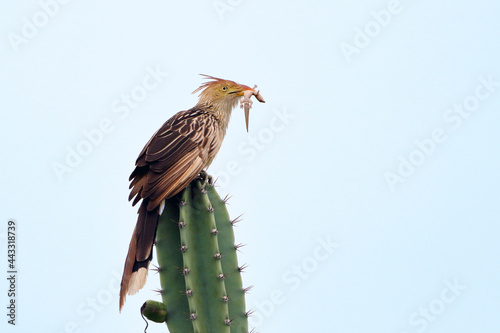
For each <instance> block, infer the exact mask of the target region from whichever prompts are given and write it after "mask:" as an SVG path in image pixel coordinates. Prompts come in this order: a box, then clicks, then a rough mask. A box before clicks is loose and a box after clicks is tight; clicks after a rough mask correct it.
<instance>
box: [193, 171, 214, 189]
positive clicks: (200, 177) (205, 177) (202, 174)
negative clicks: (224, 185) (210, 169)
mask: <svg viewBox="0 0 500 333" xmlns="http://www.w3.org/2000/svg"><path fill="white" fill-rule="evenodd" d="M196 179H197V180H201V181H202V182H203V188H205V184H206V183H209V184H210V185H213V178H212V176H211V175H209V174H208V173H207V172H206V171H205V170H201V171H200V174H199V175H198V177H196Z"/></svg>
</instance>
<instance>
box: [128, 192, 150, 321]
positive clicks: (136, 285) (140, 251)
mask: <svg viewBox="0 0 500 333" xmlns="http://www.w3.org/2000/svg"><path fill="white" fill-rule="evenodd" d="M148 203H149V200H146V199H144V200H143V201H142V203H141V206H140V208H139V216H138V218H137V224H136V225H135V229H134V233H133V234H132V239H131V240H130V245H129V247H128V253H127V259H126V260H125V267H124V268H123V276H122V282H121V286H120V311H121V309H122V307H123V304H125V299H126V297H127V294H129V295H133V294H135V293H137V292H138V291H139V290H140V289H142V287H144V285H145V284H146V278H147V275H148V267H149V263H150V262H151V260H152V259H153V244H154V241H155V236H156V227H157V226H158V219H159V217H160V215H159V213H158V209H157V208H155V209H154V210H152V211H148V210H147V206H148Z"/></svg>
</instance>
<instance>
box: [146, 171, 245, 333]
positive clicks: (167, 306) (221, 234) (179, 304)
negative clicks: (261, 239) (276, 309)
mask: <svg viewBox="0 0 500 333" xmlns="http://www.w3.org/2000/svg"><path fill="white" fill-rule="evenodd" d="M233 224H234V221H231V220H230V218H229V214H228V212H227V209H226V204H225V201H224V200H222V199H221V198H220V197H219V195H218V194H217V192H216V191H215V188H214V187H213V185H211V184H209V183H205V182H204V181H203V180H200V179H196V180H194V181H193V182H191V184H190V185H189V186H188V187H187V188H186V189H185V190H183V191H182V192H181V193H180V194H179V195H177V196H176V197H174V198H171V199H169V200H166V202H165V208H164V210H163V214H162V215H161V217H160V221H159V223H158V229H157V233H156V253H157V256H158V264H159V267H158V272H159V274H160V283H161V290H160V293H161V296H162V300H163V303H160V302H155V301H147V302H146V303H144V305H143V307H142V308H141V312H142V314H143V315H144V316H146V317H147V318H148V319H150V320H152V321H155V322H163V321H166V323H167V326H168V329H169V331H170V333H247V332H248V320H247V317H248V312H245V297H244V294H245V289H243V288H242V281H241V274H240V272H241V270H242V268H241V267H238V262H237V257H236V250H237V246H235V244H234V233H233Z"/></svg>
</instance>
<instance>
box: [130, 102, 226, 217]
mask: <svg viewBox="0 0 500 333" xmlns="http://www.w3.org/2000/svg"><path fill="white" fill-rule="evenodd" d="M215 126H216V123H215V119H214V118H212V117H210V116H208V117H207V112H206V111H205V110H203V109H195V108H193V109H190V110H187V111H181V112H179V113H177V114H176V115H174V116H173V117H172V118H170V119H169V120H168V121H167V122H166V123H165V124H163V126H162V127H161V128H160V129H159V130H158V131H157V132H156V133H155V134H154V135H153V137H152V138H151V139H150V140H149V142H148V143H147V144H146V146H145V147H144V149H143V150H142V152H141V153H140V154H139V157H138V158H137V161H136V168H135V170H134V171H133V172H132V174H131V175H130V180H131V183H130V188H131V189H132V190H131V192H130V197H129V200H131V199H133V198H134V197H135V199H134V205H135V204H136V203H137V202H138V201H139V200H140V199H148V200H149V203H148V210H153V209H155V208H156V207H158V206H159V205H160V204H161V202H162V201H163V200H164V199H167V198H170V197H172V196H174V195H176V194H177V193H179V192H180V191H181V190H182V189H183V188H185V187H186V186H187V185H188V184H189V183H190V182H191V181H192V180H193V179H194V178H195V177H196V176H197V175H198V174H199V173H200V171H201V170H202V169H203V168H204V167H205V165H206V163H207V160H208V156H209V153H210V149H211V147H213V146H216V144H215V143H214V140H218V136H217V135H215V133H210V132H211V131H215V129H216V128H215Z"/></svg>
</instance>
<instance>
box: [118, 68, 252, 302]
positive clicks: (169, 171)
mask: <svg viewBox="0 0 500 333" xmlns="http://www.w3.org/2000/svg"><path fill="white" fill-rule="evenodd" d="M205 77H206V78H208V79H211V81H209V82H205V83H204V84H203V85H202V86H200V88H198V89H197V90H195V91H194V92H198V91H200V90H201V93H200V98H199V102H198V103H197V104H196V106H195V107H193V108H191V109H189V110H187V111H181V112H178V113H177V114H175V115H174V116H173V117H172V118H170V119H169V120H168V121H167V122H165V123H164V124H163V126H162V127H161V128H160V129H159V130H158V131H157V132H156V133H155V134H154V135H153V137H152V138H151V139H150V140H149V142H148V143H147V144H146V146H145V147H144V149H143V150H142V151H141V153H140V154H139V157H138V158H137V160H136V167H135V169H134V171H133V172H132V174H131V175H130V179H129V180H130V181H131V183H130V188H131V192H130V196H129V200H133V203H132V204H133V205H136V204H137V203H138V202H139V201H141V200H142V202H141V205H140V207H139V212H138V219H137V224H136V226H135V229H134V232H133V234H132V239H131V241H130V245H129V249H128V253H127V258H126V260H125V267H124V270H123V276H122V282H121V288H120V310H121V308H122V307H123V304H124V303H125V298H126V294H127V293H128V294H135V293H136V292H137V291H138V290H139V289H141V288H142V287H143V286H144V284H145V283H146V277H147V270H148V267H149V263H150V262H151V259H152V257H153V254H152V251H153V244H154V240H155V236H156V227H157V224H158V219H159V216H160V213H161V212H160V209H161V207H162V203H163V201H164V200H165V199H168V198H171V197H172V196H174V195H176V194H177V193H179V192H180V191H181V190H182V189H184V188H185V187H186V186H187V185H188V184H189V183H190V182H191V181H192V180H194V179H195V178H196V177H197V176H198V174H199V173H200V172H201V171H202V170H203V169H205V168H207V167H208V166H209V165H210V164H211V162H212V161H213V159H214V158H215V155H216V154H217V152H218V151H219V148H220V147H221V144H222V140H223V139H224V136H225V133H226V128H227V125H228V123H229V118H230V115H231V111H232V109H233V108H234V107H235V106H236V105H237V103H238V101H239V99H240V98H241V97H242V96H243V93H244V91H246V90H252V88H250V87H248V86H245V85H240V84H238V83H235V82H233V81H229V80H223V79H219V78H214V77H211V76H205Z"/></svg>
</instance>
